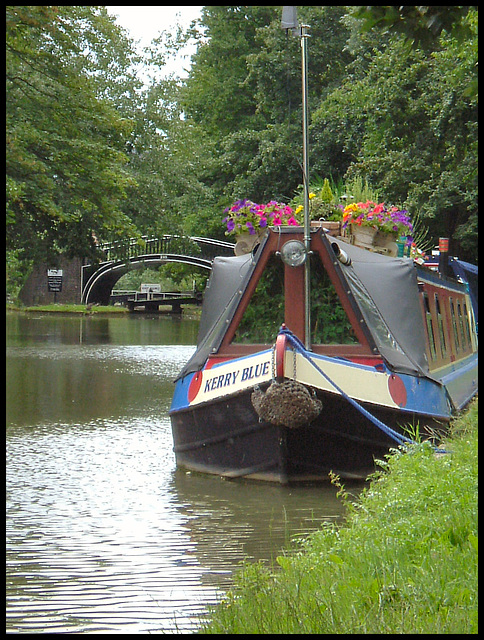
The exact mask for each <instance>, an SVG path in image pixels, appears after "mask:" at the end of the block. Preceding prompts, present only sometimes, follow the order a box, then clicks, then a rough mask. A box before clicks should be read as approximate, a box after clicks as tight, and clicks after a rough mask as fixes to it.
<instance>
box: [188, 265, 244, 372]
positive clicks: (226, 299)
mask: <svg viewBox="0 0 484 640" xmlns="http://www.w3.org/2000/svg"><path fill="white" fill-rule="evenodd" d="M254 267H255V261H254V259H253V257H252V254H251V253H249V254H247V255H243V256H233V257H232V256H231V257H218V258H214V260H213V264H212V272H211V274H210V278H209V281H208V284H207V287H206V289H205V295H204V299H203V308H202V315H201V318H200V327H199V330H198V339H197V350H196V351H195V353H194V354H193V356H192V357H191V358H190V360H189V361H188V362H187V364H186V366H185V367H184V369H183V370H182V371H181V373H180V375H179V378H182V377H183V376H186V375H187V374H188V373H192V372H193V371H199V370H200V369H202V367H203V365H204V364H205V362H206V360H207V358H208V356H209V355H210V354H211V353H213V351H214V350H216V349H218V347H219V346H220V343H221V342H222V339H223V337H224V335H225V331H226V330H227V326H228V324H229V322H230V320H231V318H232V316H233V315H234V313H235V310H236V308H237V305H238V303H239V300H240V298H241V296H242V293H243V291H244V290H245V287H246V285H247V282H248V281H249V280H250V276H251V274H252V271H253V269H254Z"/></svg>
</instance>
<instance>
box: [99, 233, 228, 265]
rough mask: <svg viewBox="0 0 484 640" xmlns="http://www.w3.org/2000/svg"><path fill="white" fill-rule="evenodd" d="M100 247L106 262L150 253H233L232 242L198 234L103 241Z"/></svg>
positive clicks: (211, 255)
mask: <svg viewBox="0 0 484 640" xmlns="http://www.w3.org/2000/svg"><path fill="white" fill-rule="evenodd" d="M100 249H101V250H102V251H103V253H104V255H105V261H106V262H108V261H111V260H129V259H130V258H136V257H137V256H140V255H150V254H178V255H188V256H192V257H195V256H197V257H200V258H206V259H213V258H214V257H215V256H217V255H233V251H234V244H233V243H231V242H225V241H223V240H215V239H213V238H203V237H199V236H179V235H163V236H159V237H148V236H141V239H137V238H129V239H127V240H116V241H114V242H105V243H103V244H101V245H100Z"/></svg>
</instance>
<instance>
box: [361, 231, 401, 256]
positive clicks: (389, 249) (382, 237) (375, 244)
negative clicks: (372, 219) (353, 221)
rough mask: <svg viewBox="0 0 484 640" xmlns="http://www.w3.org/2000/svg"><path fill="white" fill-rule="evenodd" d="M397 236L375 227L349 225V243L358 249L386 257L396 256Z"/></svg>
mask: <svg viewBox="0 0 484 640" xmlns="http://www.w3.org/2000/svg"><path fill="white" fill-rule="evenodd" d="M396 239H397V236H396V235H395V234H394V233H387V232H385V231H379V230H378V229H375V227H360V226H356V225H351V231H350V241H351V244H355V245H356V246H358V247H362V248H364V249H369V250H370V251H375V252H376V253H383V254H385V255H387V256H392V257H395V256H397V255H398V245H397V242H396Z"/></svg>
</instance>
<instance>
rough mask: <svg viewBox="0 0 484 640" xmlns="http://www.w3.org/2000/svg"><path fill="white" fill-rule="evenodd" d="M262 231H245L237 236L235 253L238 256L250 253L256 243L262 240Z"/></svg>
mask: <svg viewBox="0 0 484 640" xmlns="http://www.w3.org/2000/svg"><path fill="white" fill-rule="evenodd" d="M263 235H264V232H262V233H253V234H250V233H243V234H241V235H237V236H235V239H236V243H235V247H234V253H235V255H236V256H243V255H244V254H246V253H250V252H251V251H252V250H253V249H254V247H255V246H256V245H258V244H259V243H260V241H261V238H262V236H263Z"/></svg>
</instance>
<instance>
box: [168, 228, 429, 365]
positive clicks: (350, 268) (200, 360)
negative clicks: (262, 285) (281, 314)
mask: <svg viewBox="0 0 484 640" xmlns="http://www.w3.org/2000/svg"><path fill="white" fill-rule="evenodd" d="M322 239H323V243H324V244H325V245H326V247H327V250H328V251H329V252H331V254H332V251H333V250H332V248H331V244H332V243H333V242H336V243H337V244H338V246H339V247H340V248H341V249H342V250H343V251H344V252H345V253H347V255H349V257H350V258H351V264H350V265H343V264H341V263H339V262H338V265H339V268H340V270H341V272H342V274H343V276H344V278H345V279H346V282H347V284H348V289H349V290H351V292H352V294H353V296H354V298H355V300H356V302H357V304H358V306H359V307H360V309H361V312H362V314H363V317H364V318H365V320H366V322H367V324H368V327H369V329H370V331H371V333H372V335H373V338H374V340H375V343H376V345H377V346H378V349H379V351H380V353H381V355H382V356H383V357H384V358H385V360H386V361H387V362H388V363H389V365H390V366H391V368H392V369H394V370H395V371H400V372H402V373H410V374H414V375H423V376H428V375H429V372H428V364H427V359H426V355H425V328H424V324H423V318H422V312H421V308H420V302H419V298H418V286H417V274H416V269H415V266H414V263H413V261H412V260H411V259H409V258H390V257H388V256H385V255H380V254H378V253H372V252H370V251H367V250H366V249H361V248H359V247H356V246H353V245H350V244H348V243H345V242H343V241H342V240H339V239H337V238H333V237H331V238H328V237H327V236H326V235H324V234H323V236H322ZM263 244H264V243H263ZM261 248H262V247H261ZM260 251H261V249H259V251H258V254H257V255H260ZM257 255H256V257H255V258H254V257H253V256H252V254H247V255H243V256H234V257H218V258H215V259H214V262H213V267H212V273H211V275H210V279H209V283H208V285H207V289H206V292H205V297H204V303H203V311H202V317H201V320H200V329H199V335H198V346H197V350H196V352H195V354H194V355H193V356H192V358H191V359H190V360H189V361H188V363H187V365H186V366H185V367H184V369H183V370H182V371H181V373H180V376H179V377H183V376H185V375H187V374H188V373H192V372H194V371H198V370H200V369H202V367H203V365H204V364H205V362H206V360H207V358H208V357H209V355H210V354H211V353H215V352H216V351H217V349H218V347H219V346H220V343H221V341H222V339H223V337H224V335H225V331H226V329H227V326H228V325H229V323H230V321H231V319H232V317H233V315H234V313H235V310H236V308H237V306H238V303H239V300H240V298H241V296H242V294H243V292H244V290H245V287H246V286H247V283H248V281H249V280H250V277H251V275H252V272H253V270H254V267H255V264H256V259H257ZM262 277H263V276H262ZM312 295H313V296H317V295H318V292H317V291H314V290H313V291H312ZM282 322H283V318H281V323H282ZM275 338H276V336H274V340H275ZM429 377H430V376H429Z"/></svg>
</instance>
